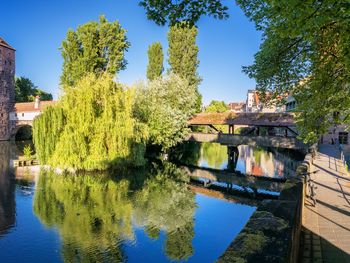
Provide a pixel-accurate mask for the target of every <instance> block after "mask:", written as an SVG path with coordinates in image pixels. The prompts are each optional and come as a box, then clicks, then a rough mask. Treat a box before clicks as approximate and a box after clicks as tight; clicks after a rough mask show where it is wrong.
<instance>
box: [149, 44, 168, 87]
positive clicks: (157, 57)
mask: <svg viewBox="0 0 350 263" xmlns="http://www.w3.org/2000/svg"><path fill="white" fill-rule="evenodd" d="M163 60H164V54H163V48H162V44H161V43H160V42H155V43H153V44H152V45H150V46H149V48H148V66H147V78H148V79H149V80H154V79H156V78H158V77H160V76H161V75H162V73H163V70H164V67H163Z"/></svg>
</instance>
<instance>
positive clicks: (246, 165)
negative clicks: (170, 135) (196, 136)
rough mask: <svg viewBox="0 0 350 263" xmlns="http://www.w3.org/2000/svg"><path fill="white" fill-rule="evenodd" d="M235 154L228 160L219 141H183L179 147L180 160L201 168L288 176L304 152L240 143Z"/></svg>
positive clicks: (226, 148) (273, 176) (259, 174)
mask: <svg viewBox="0 0 350 263" xmlns="http://www.w3.org/2000/svg"><path fill="white" fill-rule="evenodd" d="M234 151H236V153H237V154H236V158H235V159H234V160H231V161H229V158H228V147H227V146H224V145H221V144H218V143H197V142H186V143H184V145H183V146H182V147H179V152H180V154H178V155H179V156H177V159H180V161H181V162H182V163H186V164H189V165H195V166H198V167H203V168H213V169H218V170H229V171H232V172H235V171H238V172H241V173H243V174H247V175H254V176H264V177H269V178H288V177H292V176H294V174H295V170H296V168H297V166H298V165H299V164H300V163H301V162H302V161H303V160H304V155H303V154H301V153H299V152H296V151H293V150H282V149H276V148H261V147H252V146H247V145H240V146H238V147H237V148H236V149H235V150H234Z"/></svg>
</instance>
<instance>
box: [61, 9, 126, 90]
mask: <svg viewBox="0 0 350 263" xmlns="http://www.w3.org/2000/svg"><path fill="white" fill-rule="evenodd" d="M125 33H126V31H125V30H124V29H123V28H122V27H121V25H120V24H119V22H118V21H114V22H108V21H107V19H106V18H105V17H104V16H100V21H99V22H95V21H92V22H88V23H86V24H84V25H81V26H79V27H78V29H77V30H76V31H73V30H69V31H68V33H67V37H66V39H65V40H64V41H63V43H62V47H61V52H62V57H63V70H62V75H61V84H62V85H63V88H65V87H66V86H74V85H75V84H76V83H77V81H78V80H79V79H81V78H82V77H84V76H85V75H86V74H89V73H94V74H101V73H104V72H107V73H110V74H111V75H115V74H116V73H117V72H119V71H120V70H122V69H124V68H125V67H126V64H127V62H126V60H125V58H124V53H125V52H126V51H127V50H128V48H129V46H130V44H129V42H128V41H127V38H126V35H125Z"/></svg>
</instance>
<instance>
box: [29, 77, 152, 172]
mask: <svg viewBox="0 0 350 263" xmlns="http://www.w3.org/2000/svg"><path fill="white" fill-rule="evenodd" d="M134 97H135V92H134V90H132V89H126V88H123V87H122V86H121V85H120V84H118V83H116V82H115V81H113V78H112V76H111V75H109V74H108V73H106V74H103V75H100V76H96V75H95V74H92V73H91V74H88V75H87V76H85V77H84V78H82V79H81V80H79V81H78V82H77V84H76V85H75V86H74V87H71V88H69V89H66V90H65V94H64V95H63V97H62V98H61V100H60V102H59V103H58V105H55V106H54V107H52V108H48V109H47V110H46V111H44V112H43V114H42V115H40V116H39V117H38V118H37V119H36V120H35V122H34V127H33V129H34V132H33V135H34V143H35V146H36V149H37V152H38V156H39V158H40V161H41V162H42V163H44V164H49V165H51V166H54V167H59V168H62V169H68V168H73V169H77V170H104V169H108V168H109V167H111V166H115V165H133V166H139V165H143V163H144V158H143V156H144V150H145V145H144V142H145V140H146V139H147V128H146V126H140V124H138V123H137V122H136V120H135V119H134V117H133V111H132V110H133V103H134Z"/></svg>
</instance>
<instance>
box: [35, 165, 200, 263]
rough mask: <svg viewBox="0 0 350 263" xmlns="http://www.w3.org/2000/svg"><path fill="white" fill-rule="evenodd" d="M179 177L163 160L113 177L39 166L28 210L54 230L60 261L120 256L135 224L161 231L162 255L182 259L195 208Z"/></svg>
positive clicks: (151, 234) (114, 259)
mask: <svg viewBox="0 0 350 263" xmlns="http://www.w3.org/2000/svg"><path fill="white" fill-rule="evenodd" d="M123 174H125V173H123ZM184 178H187V179H188V177H187V176H185V175H184V174H183V173H182V172H181V171H180V170H179V169H178V168H176V167H175V166H174V165H172V164H168V163H165V164H164V167H156V168H154V171H149V172H148V171H143V170H141V171H138V173H137V174H134V173H130V174H129V175H128V176H122V175H121V174H118V176H115V177H112V176H109V175H107V174H96V173H95V174H94V175H87V174H79V175H77V176H71V175H58V174H55V173H53V172H49V171H42V174H41V176H40V177H39V181H38V187H37V189H38V191H36V193H35V197H34V212H35V213H36V215H37V216H38V218H39V219H40V220H41V221H42V222H43V223H44V224H45V225H46V226H48V227H52V228H55V229H57V230H58V231H59V233H60V236H61V237H62V249H61V251H62V252H61V253H62V257H63V259H64V260H65V261H66V262H77V261H79V262H121V261H125V260H126V259H125V254H124V251H123V246H122V244H123V243H122V242H123V241H133V240H134V239H135V233H134V227H133V225H135V224H136V228H140V227H144V229H145V230H146V233H147V235H148V236H149V237H150V238H153V239H159V238H160V235H159V233H160V232H163V233H164V234H165V236H166V238H165V241H164V242H165V247H166V249H165V252H166V253H167V256H168V257H169V258H170V259H173V260H184V259H187V258H188V257H189V256H191V255H192V253H193V248H192V239H193V237H194V222H193V216H194V212H195V208H196V204H195V199H194V193H193V192H192V191H191V190H189V189H188V188H187V187H186V181H185V180H184ZM96 240H99V242H96Z"/></svg>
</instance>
